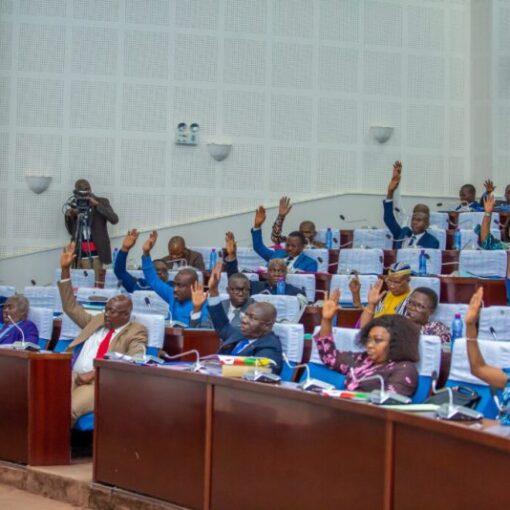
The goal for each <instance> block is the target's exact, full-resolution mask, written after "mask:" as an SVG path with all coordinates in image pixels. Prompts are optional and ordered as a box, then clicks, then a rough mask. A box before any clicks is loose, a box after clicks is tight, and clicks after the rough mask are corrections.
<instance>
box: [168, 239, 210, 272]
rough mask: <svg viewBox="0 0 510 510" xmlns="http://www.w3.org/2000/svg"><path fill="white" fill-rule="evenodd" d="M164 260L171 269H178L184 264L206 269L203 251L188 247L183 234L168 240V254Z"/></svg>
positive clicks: (202, 269)
mask: <svg viewBox="0 0 510 510" xmlns="http://www.w3.org/2000/svg"><path fill="white" fill-rule="evenodd" d="M162 260H163V261H164V262H166V264H167V266H168V268H169V269H170V270H172V269H174V267H175V269H178V268H180V267H182V266H183V265H186V266H191V267H194V268H195V269H198V270H199V271H205V265H204V259H203V257H202V254H201V253H198V252H197V251H193V250H190V249H189V248H186V242H185V241H184V239H183V238H182V237H181V236H174V237H172V238H170V241H168V255H167V256H166V257H163V258H162Z"/></svg>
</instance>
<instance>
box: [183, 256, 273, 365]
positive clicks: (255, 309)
mask: <svg viewBox="0 0 510 510" xmlns="http://www.w3.org/2000/svg"><path fill="white" fill-rule="evenodd" d="M220 277H221V262H220V263H218V264H217V265H216V266H215V268H214V270H213V271H212V272H211V277H210V278H209V315H210V317H211V319H212V322H213V325H214V329H215V330H216V331H217V332H218V334H219V336H220V338H221V340H222V344H221V346H220V348H219V350H218V354H231V355H235V356H256V357H263V358H269V359H272V360H273V361H274V362H275V366H274V368H273V371H274V372H275V373H277V374H279V373H280V372H281V369H282V361H283V359H282V345H281V343H280V339H279V338H278V337H277V336H276V335H275V334H274V333H273V326H274V323H275V322H276V308H275V307H274V306H273V305H272V304H270V303H253V304H251V305H249V306H248V308H247V310H246V313H245V314H244V316H243V317H242V319H241V324H240V325H239V327H236V326H233V325H232V324H231V323H230V321H229V319H228V317H227V314H226V313H225V310H224V309H223V306H222V304H221V301H220V297H219V291H218V285H219V282H220ZM206 299H207V293H205V292H203V291H194V292H193V302H194V303H198V302H199V301H204V302H205V300H206Z"/></svg>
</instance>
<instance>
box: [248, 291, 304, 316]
mask: <svg viewBox="0 0 510 510" xmlns="http://www.w3.org/2000/svg"><path fill="white" fill-rule="evenodd" d="M252 298H253V299H254V300H255V301H257V302H259V303H260V302H265V303H271V304H272V305H273V306H274V307H275V308H276V312H277V318H276V320H277V321H278V322H282V321H287V322H294V323H297V322H298V321H299V318H300V316H301V306H300V303H299V299H298V298H297V297H296V296H274V295H272V294H254V295H253V296H252Z"/></svg>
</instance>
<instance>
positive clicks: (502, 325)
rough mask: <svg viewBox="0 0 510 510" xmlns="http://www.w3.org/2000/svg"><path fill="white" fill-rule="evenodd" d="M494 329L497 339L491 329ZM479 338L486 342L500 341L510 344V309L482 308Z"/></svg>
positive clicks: (506, 307)
mask: <svg viewBox="0 0 510 510" xmlns="http://www.w3.org/2000/svg"><path fill="white" fill-rule="evenodd" d="M491 328H493V329H494V333H495V335H496V338H494V336H493V335H492V333H491V331H490V329H491ZM478 337H479V338H481V339H484V340H496V339H497V340H499V341H505V342H510V307H509V306H489V307H487V308H482V311H481V313H480V325H479V327H478Z"/></svg>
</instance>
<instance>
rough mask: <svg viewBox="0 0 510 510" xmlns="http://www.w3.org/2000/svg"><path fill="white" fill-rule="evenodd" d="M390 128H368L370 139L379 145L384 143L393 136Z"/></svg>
mask: <svg viewBox="0 0 510 510" xmlns="http://www.w3.org/2000/svg"><path fill="white" fill-rule="evenodd" d="M393 130H394V128H393V127H392V126H370V133H371V134H372V137H373V138H374V139H375V140H377V141H378V142H379V143H386V142H387V141H388V140H389V139H390V138H391V135H392V134H393Z"/></svg>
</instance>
